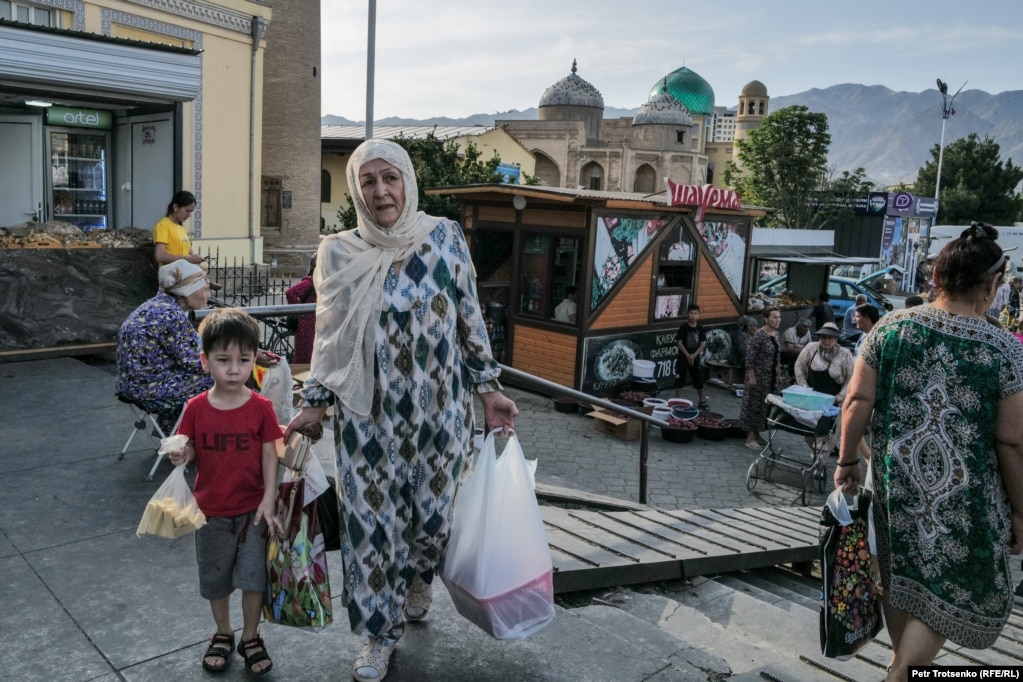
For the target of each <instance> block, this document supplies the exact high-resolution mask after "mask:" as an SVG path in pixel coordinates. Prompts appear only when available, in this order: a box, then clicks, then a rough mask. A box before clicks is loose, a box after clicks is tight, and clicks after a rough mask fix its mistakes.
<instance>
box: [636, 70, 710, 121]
mask: <svg viewBox="0 0 1023 682" xmlns="http://www.w3.org/2000/svg"><path fill="white" fill-rule="evenodd" d="M665 85H667V87H668V92H669V93H671V95H672V97H674V98H675V99H677V100H678V101H679V102H681V103H682V104H684V105H685V106H686V108H687V109H689V112H690V113H691V114H693V115H694V116H713V115H714V89H713V88H712V87H710V83H708V82H707V81H705V80H703V78H702V77H701V76H700V74H698V73H696V72H695V71H693V70H691V69H690V68H689V67H687V66H683V67H682V68H681V69H675V70H674V71H672V72H671V73H669V74H668V75H667V76H665V77H664V78H660V79H658V81H657V82H656V83H654V86H653V87H652V88H650V97H654V96H656V95H658V94H659V93H660V92H661V88H663V87H664V86H665Z"/></svg>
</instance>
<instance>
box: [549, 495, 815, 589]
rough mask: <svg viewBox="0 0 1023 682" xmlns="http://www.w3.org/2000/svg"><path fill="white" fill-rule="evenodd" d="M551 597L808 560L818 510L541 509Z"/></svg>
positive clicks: (813, 544) (770, 508)
mask: <svg viewBox="0 0 1023 682" xmlns="http://www.w3.org/2000/svg"><path fill="white" fill-rule="evenodd" d="M540 510H541V513H542V514H543V520H544V526H545V527H546V529H547V541H548V543H549V544H550V548H551V559H552V560H553V562H554V591H555V593H562V592H575V591H579V590H592V589H600V588H604V587H613V586H616V585H634V584H638V583H647V582H655V581H659V580H676V579H680V578H687V577H692V576H696V575H707V574H711V573H725V572H730V571H739V570H743V569H748V568H758V567H763V566H775V565H778V564H787V563H799V562H807V561H813V560H814V559H817V558H818V552H819V550H818V547H819V541H818V530H819V527H820V524H819V521H820V508H814V507H753V508H748V509H701V510H688V509H681V510H676V511H668V510H661V509H652V508H645V509H632V510H628V511H590V510H572V509H562V508H560V507H548V506H542V507H540Z"/></svg>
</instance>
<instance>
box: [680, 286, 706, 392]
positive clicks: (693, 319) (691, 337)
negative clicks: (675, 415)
mask: <svg viewBox="0 0 1023 682" xmlns="http://www.w3.org/2000/svg"><path fill="white" fill-rule="evenodd" d="M686 318H687V319H686V321H685V322H683V323H682V326H681V327H679V328H678V335H677V336H676V337H675V345H677V346H678V360H677V361H676V362H675V397H678V396H679V395H680V393H681V392H682V391H681V389H682V387H683V386H685V385H686V374H689V377H690V378H691V379H692V380H693V388H695V389H696V394H697V396H699V401H700V409H701V410H706V409H708V408H710V405H709V404H708V403H707V397H706V396H705V395H704V393H703V366H702V365H701V364H700V355H701V354H702V353H703V349H704V348H705V347H706V345H707V332H706V331H704V329H703V327H702V326H701V325H700V306H698V305H696V304H695V303H694V304H692V305H690V306H689V308H687V309H686Z"/></svg>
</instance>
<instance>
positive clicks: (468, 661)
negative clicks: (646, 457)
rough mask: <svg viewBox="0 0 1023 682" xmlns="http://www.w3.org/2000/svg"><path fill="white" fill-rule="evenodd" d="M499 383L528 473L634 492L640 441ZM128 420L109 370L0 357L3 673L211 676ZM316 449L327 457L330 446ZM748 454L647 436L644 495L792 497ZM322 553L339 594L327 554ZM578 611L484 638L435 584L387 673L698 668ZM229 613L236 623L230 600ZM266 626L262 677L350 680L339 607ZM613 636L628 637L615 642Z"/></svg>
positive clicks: (202, 622)
mask: <svg viewBox="0 0 1023 682" xmlns="http://www.w3.org/2000/svg"><path fill="white" fill-rule="evenodd" d="M509 392H510V393H511V394H512V395H513V397H514V398H515V399H516V400H517V401H518V404H519V409H520V411H521V413H522V415H521V417H520V419H519V424H518V429H517V431H518V434H519V437H520V440H521V442H522V444H523V448H524V450H525V452H526V454H527V456H529V457H537V458H539V460H540V462H539V468H538V472H537V477H538V480H540V481H541V482H547V483H551V484H555V485H559V486H565V487H575V488H579V489H581V490H584V491H588V492H593V493H599V494H604V495H612V496H617V497H621V498H624V499H629V500H634V501H635V500H638V466H637V463H638V457H639V444H638V441H633V442H622V441H617V440H615V439H613V438H612V437H610V436H606V435H602V434H598V433H596V432H595V431H594V430H593V426H592V423H591V420H590V419H588V418H586V417H583V416H577V415H571V414H568V415H566V414H562V413H558V412H555V411H554V409H553V405H552V403H551V401H550V400H549V399H548V398H544V397H541V396H537V395H533V394H529V393H526V392H524V391H518V390H514V389H511V390H510V391H509ZM709 397H710V400H711V403H712V409H714V410H715V411H718V412H721V413H723V414H724V415H725V416H735V415H736V414H737V412H738V399H737V398H735V397H734V396H732V395H730V394H728V393H726V392H724V391H721V390H717V389H710V392H709ZM131 424H132V417H131V413H130V411H129V410H128V408H127V407H126V406H125V405H123V404H121V403H118V402H117V400H116V399H115V398H114V395H113V376H112V374H111V367H110V366H109V363H106V364H104V363H99V364H98V365H97V364H87V363H86V362H83V361H80V360H76V359H71V358H62V359H55V360H45V361H36V362H24V363H11V364H3V365H0V434H2V443H3V445H2V448H0V464H2V466H0V490H2V491H3V492H2V494H0V495H2V496H0V500H2V504H0V573H2V575H3V576H4V578H3V592H2V594H3V597H4V602H5V608H4V609H2V610H0V632H3V645H2V647H0V669H2V670H3V671H4V675H5V677H6V678H8V679H16V680H104V681H105V680H160V681H164V680H168V679H171V680H190V679H209V678H212V677H213V676H211V675H209V674H207V673H204V672H203V671H202V669H201V667H200V665H199V661H200V658H201V654H202V651H203V649H204V648H205V642H206V640H207V639H208V637H209V635H210V633H211V632H212V629H213V624H212V619H211V617H210V614H209V609H208V607H207V605H206V604H205V603H204V602H203V600H202V599H201V598H200V597H199V596H198V591H197V584H196V568H195V559H194V544H193V542H192V540H191V538H188V537H186V538H182V539H181V540H176V541H167V540H161V539H156V538H143V539H139V538H137V537H136V536H135V529H136V526H137V525H138V521H139V518H140V517H141V514H142V511H143V509H144V508H145V504H146V502H147V501H148V499H149V497H150V496H151V495H152V493H153V492H154V491H155V489H156V487H157V486H158V485H159V484H160V482H161V481H162V480H163V478H165V477H166V475H167V474H168V473H169V472H170V470H171V469H170V465H169V464H167V463H164V464H162V465H161V468H160V469H159V470H158V472H157V474H156V477H155V480H154V481H152V482H146V481H145V475H146V473H147V472H148V470H149V468H150V466H151V465H152V461H153V460H152V449H151V446H150V445H149V441H148V439H146V438H145V437H144V436H143V435H142V434H140V435H139V436H137V437H136V439H135V441H134V443H133V446H132V449H131V451H129V453H128V455H127V456H126V457H125V459H124V460H118V459H117V453H118V452H119V451H120V449H121V447H122V446H123V444H124V441H125V439H126V438H127V436H128V434H129V432H130V430H131ZM318 454H320V455H321V459H324V460H326V461H328V462H329V456H330V455H329V449H328V450H327V451H326V452H325V451H324V450H323V448H322V447H321V448H318ZM754 456H755V454H754V453H753V452H750V451H748V450H746V449H745V448H743V447H742V442H741V441H738V440H729V441H724V442H721V443H709V442H705V441H699V440H694V441H693V443H691V444H686V445H676V444H671V443H667V442H664V441H662V440H661V439H660V436H659V434H657V433H656V430H655V431H654V432H653V433H652V434H651V439H650V493H649V502H650V504H652V505H655V506H661V507H665V508H679V507H696V508H701V507H742V506H763V505H785V506H788V505H791V504H793V503H795V500H796V499H797V498H798V494H799V491H798V489H796V488H793V487H788V486H783V485H775V484H765V483H764V482H761V483H760V484H759V485H758V486H757V488H756V490H755V493H756V494H752V493H749V492H748V491H746V488H745V485H744V477H745V472H746V469H747V467H748V465H749V463H750V462H751V461H752V459H753V457H754ZM822 497H823V496H822ZM328 561H329V562H330V566H331V579H332V587H333V592H334V594H335V595H339V594H340V586H341V581H342V575H341V571H340V564H339V561H338V560H337V558H336V553H330V554H329V555H328ZM336 605H337V606H339V605H340V601H339V598H338V601H337V602H336ZM593 608H594V607H590V611H592V610H593ZM612 611H613V610H612ZM586 612H587V610H586V609H572V610H565V609H560V608H559V610H558V618H557V619H556V620H555V622H554V623H553V624H552V625H551V626H549V627H548V628H547V629H546V630H544V631H543V632H542V633H540V634H539V635H536V636H534V637H533V638H531V639H530V640H528V641H524V642H496V641H494V640H492V639H490V638H489V637H487V636H486V635H484V634H483V633H482V632H481V631H479V630H477V629H476V628H475V627H474V626H472V625H471V624H469V623H468V622H467V621H465V620H464V619H462V618H461V617H459V616H457V614H455V613H454V611H453V609H452V607H451V604H450V601H449V599H448V597H447V595H446V593H445V592H444V590H443V588H440V589H438V590H436V598H435V607H434V610H433V611H431V614H430V617H429V619H428V620H427V621H426V622H425V623H424V624H422V625H419V626H416V627H412V626H410V627H409V630H408V632H407V634H406V636H405V638H403V640H402V642H401V644H400V645H399V649H398V654H396V658H395V659H394V663H393V665H392V670H391V673H390V674H389V675H388V678H387V679H388V680H394V681H395V682H402V681H411V680H416V681H417V682H419V681H421V680H445V681H446V680H456V681H457V680H466V681H468V680H474V681H475V680H509V679H520V680H555V679H556V680H569V681H573V680H579V681H580V682H581V681H583V680H587V681H589V680H625V681H631V680H635V681H636V682H639V680H677V679H706V676H705V675H702V674H701V673H699V672H698V668H699V667H700V666H699V665H698V663H699V661H698V659H699V657H700V656H701V655H702V654H701V653H700V652H699V651H696V650H694V651H690V652H688V653H687V654H686V656H688V657H689V658H688V659H687V658H686V657H684V656H683V657H679V656H674V657H673V658H672V660H671V661H670V662H667V661H666V660H665V658H666V657H665V654H664V650H666V648H667V645H666V643H664V642H659V641H658V640H657V635H656V632H651V633H649V634H644V633H646V631H645V630H643V627H644V626H643V625H642V624H641V623H640V622H639V621H635V622H633V621H631V620H627V616H626V614H618V613H604V612H601V613H600V614H599V615H600V617H593V614H592V613H591V614H590V617H586V615H587V614H586ZM623 619H625V620H623ZM234 620H235V624H236V626H237V625H240V622H241V621H240V613H239V611H238V607H237V602H236V606H235V613H234ZM605 620H606V621H607V624H603V623H604V621H605ZM263 632H264V635H265V636H266V638H267V642H268V646H269V649H270V653H271V654H272V655H273V657H274V661H275V667H274V671H273V672H272V673H271V675H269V676H268V677H267V679H278V680H290V679H306V680H348V679H350V673H351V664H352V661H353V659H354V657H355V655H356V654H357V652H358V649H359V648H360V646H361V643H360V642H359V641H358V640H357V639H356V638H355V637H354V636H352V635H351V634H350V633H349V631H348V626H347V622H346V617H345V615H344V613H343V611H340V610H339V612H338V613H337V619H336V621H335V623H334V624H333V625H332V626H330V627H329V628H327V629H325V631H323V632H320V633H307V632H303V631H298V630H294V629H291V628H285V627H280V626H274V625H264V627H263ZM625 632H634V633H640V635H639V636H638V639H634V640H633V641H630V642H626V641H625V640H623V639H622V633H625ZM683 659H685V660H683ZM241 663H242V661H241V659H240V658H238V657H234V659H233V661H232V665H231V669H230V670H229V671H228V672H227V673H226V674H225V675H221V676H219V678H220V679H242V678H243V677H247V675H246V674H245V673H244V671H243V666H242V665H241ZM694 666H695V667H694Z"/></svg>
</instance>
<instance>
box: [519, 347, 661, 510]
mask: <svg viewBox="0 0 1023 682" xmlns="http://www.w3.org/2000/svg"><path fill="white" fill-rule="evenodd" d="M499 367H500V368H501V378H502V379H504V378H512V379H515V380H516V381H519V382H522V383H525V384H528V385H530V386H535V387H537V388H540V389H542V390H543V391H544V392H545V393H550V394H551V395H567V396H569V397H572V398H575V399H576V400H582V401H585V402H587V403H589V404H590V405H596V406H597V407H603V408H605V409H607V410H610V411H612V412H614V413H616V414H624V415H625V416H626V417H629V418H631V419H638V420H639V421H640V431H639V503H640V504H646V489H647V459H648V455H649V443H650V426H651V425H653V426H660V427H661V428H669V426H668V423H667V422H664V421H661V420H660V419H657V418H656V417H652V416H650V415H649V414H644V413H643V412H639V411H637V410H632V409H629V408H628V407H623V406H622V405H619V404H618V403H613V402H611V401H609V400H605V399H604V398H598V397H596V396H592V395H590V394H588V393H583V392H582V391H577V390H575V389H572V388H565V387H564V386H562V385H561V384H556V383H554V382H553V381H547V380H546V379H541V378H540V377H537V376H533V375H532V374H530V373H528V372H523V371H522V370H518V369H515V368H514V367H509V366H507V365H500V364H499Z"/></svg>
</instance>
